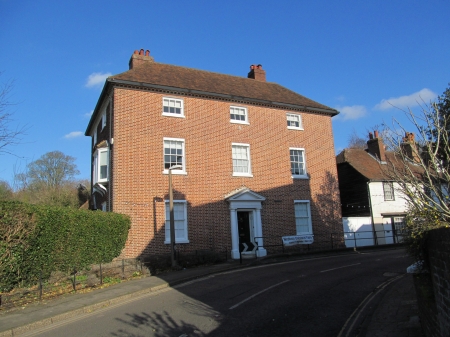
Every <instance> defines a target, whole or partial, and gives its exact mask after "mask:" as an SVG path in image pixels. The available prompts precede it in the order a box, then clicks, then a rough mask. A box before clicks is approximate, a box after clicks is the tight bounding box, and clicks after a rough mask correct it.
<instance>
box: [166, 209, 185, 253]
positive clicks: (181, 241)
mask: <svg viewBox="0 0 450 337" xmlns="http://www.w3.org/2000/svg"><path fill="white" fill-rule="evenodd" d="M176 204H182V205H183V214H184V219H183V220H184V221H183V234H184V235H183V237H182V238H180V239H177V237H176V235H175V243H176V244H177V243H189V236H188V218H187V200H174V201H173V207H174V216H175V221H177V220H176V212H175V205H176ZM168 212H169V216H167V213H168ZM176 232H177V231H176V223H175V234H176ZM164 244H166V245H167V244H170V210H169V200H164Z"/></svg>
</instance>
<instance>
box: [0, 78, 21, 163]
mask: <svg viewBox="0 0 450 337" xmlns="http://www.w3.org/2000/svg"><path fill="white" fill-rule="evenodd" d="M1 75H2V73H1V72H0V76H1ZM13 84H14V82H13V81H12V80H8V81H6V82H4V83H0V154H12V153H11V152H10V150H9V148H10V147H11V146H14V145H17V144H19V143H20V142H21V141H22V136H23V135H24V133H25V131H26V130H25V128H24V127H17V128H14V127H13V126H12V123H13V118H12V112H11V111H10V109H11V106H13V105H14V104H13V103H12V102H11V91H12V88H13Z"/></svg>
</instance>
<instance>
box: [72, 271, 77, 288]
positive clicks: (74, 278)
mask: <svg viewBox="0 0 450 337" xmlns="http://www.w3.org/2000/svg"><path fill="white" fill-rule="evenodd" d="M76 277H77V269H76V267H73V290H74V291H75V292H76V291H77V279H76Z"/></svg>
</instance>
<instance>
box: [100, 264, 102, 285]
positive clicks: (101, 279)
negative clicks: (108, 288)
mask: <svg viewBox="0 0 450 337" xmlns="http://www.w3.org/2000/svg"><path fill="white" fill-rule="evenodd" d="M100 284H103V270H102V263H101V262H100Z"/></svg>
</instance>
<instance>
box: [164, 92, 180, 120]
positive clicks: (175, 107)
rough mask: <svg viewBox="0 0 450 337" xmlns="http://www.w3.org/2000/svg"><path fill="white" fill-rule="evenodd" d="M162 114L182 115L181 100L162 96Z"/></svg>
mask: <svg viewBox="0 0 450 337" xmlns="http://www.w3.org/2000/svg"><path fill="white" fill-rule="evenodd" d="M163 115H164V116H172V117H184V109H183V100H182V99H177V98H168V97H164V98H163Z"/></svg>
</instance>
